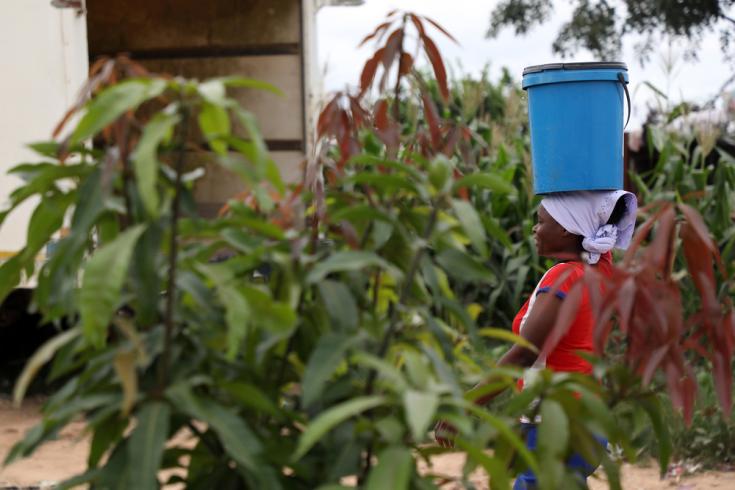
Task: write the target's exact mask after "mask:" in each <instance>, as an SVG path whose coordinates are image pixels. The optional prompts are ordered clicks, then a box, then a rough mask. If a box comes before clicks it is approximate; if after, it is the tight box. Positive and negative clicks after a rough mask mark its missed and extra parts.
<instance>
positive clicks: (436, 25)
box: [424, 16, 459, 44]
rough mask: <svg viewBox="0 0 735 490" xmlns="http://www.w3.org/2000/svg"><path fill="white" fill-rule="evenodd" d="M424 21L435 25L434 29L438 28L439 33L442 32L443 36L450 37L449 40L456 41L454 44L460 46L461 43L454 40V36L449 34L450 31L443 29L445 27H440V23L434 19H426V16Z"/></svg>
mask: <svg viewBox="0 0 735 490" xmlns="http://www.w3.org/2000/svg"><path fill="white" fill-rule="evenodd" d="M424 20H425V21H426V22H428V23H429V24H431V25H433V26H434V27H436V28H437V29H438V30H439V31H440V32H441V33H442V34H444V35H445V36H447V37H448V38H449V39H451V40H452V41H454V43H455V44H459V41H457V40H456V39H455V38H454V36H452V35H451V34H449V31H447V30H446V29H444V28H443V27H442V26H441V25H439V23H438V22H436V21H435V20H433V19H430V18H429V17H426V16H424Z"/></svg>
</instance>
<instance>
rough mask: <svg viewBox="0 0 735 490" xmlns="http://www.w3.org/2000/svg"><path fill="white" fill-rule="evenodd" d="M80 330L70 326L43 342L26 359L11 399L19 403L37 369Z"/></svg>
mask: <svg viewBox="0 0 735 490" xmlns="http://www.w3.org/2000/svg"><path fill="white" fill-rule="evenodd" d="M79 334H80V331H79V329H78V328H72V329H69V330H67V331H65V332H62V333H60V334H59V335H57V336H55V337H53V338H51V339H49V340H47V341H46V343H44V344H43V345H42V346H41V347H40V348H39V349H38V350H37V351H36V352H35V353H34V354H33V355H32V356H31V358H30V359H28V362H27V363H26V365H25V367H24V368H23V372H22V373H21V374H20V376H19V377H18V381H16V383H15V388H14V389H13V401H14V402H15V403H16V404H20V402H21V401H22V400H23V397H24V396H25V394H26V390H27V389H28V385H30V384H31V381H33V378H34V377H35V375H36V373H38V370H39V369H41V368H42V367H43V365H44V364H46V363H47V362H48V361H50V360H51V358H52V357H53V356H54V354H55V353H56V351H57V350H59V349H60V348H61V347H63V346H64V345H66V344H67V343H69V342H71V341H72V340H74V339H75V338H76V337H77V336H78V335H79Z"/></svg>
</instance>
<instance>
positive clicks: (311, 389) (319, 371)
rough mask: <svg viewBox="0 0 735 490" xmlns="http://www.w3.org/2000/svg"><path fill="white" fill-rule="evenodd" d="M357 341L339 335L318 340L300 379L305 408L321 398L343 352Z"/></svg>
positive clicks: (331, 335) (354, 338)
mask: <svg viewBox="0 0 735 490" xmlns="http://www.w3.org/2000/svg"><path fill="white" fill-rule="evenodd" d="M359 340H360V339H359V337H356V336H352V335H340V334H327V335H325V336H323V337H321V338H320V339H319V341H318V342H317V344H316V348H314V350H313V351H312V353H311V356H309V362H308V364H307V365H306V371H305V372H304V377H303V378H302V383H301V386H302V393H303V403H304V406H305V407H307V408H308V407H310V406H311V405H312V404H313V403H314V402H315V401H317V400H318V399H319V398H320V397H321V396H322V392H323V391H324V387H325V386H326V384H327V381H329V378H330V377H331V376H332V374H333V373H334V371H335V370H336V369H337V367H338V366H339V365H340V363H341V362H342V361H343V358H344V355H345V352H347V350H348V349H349V348H350V347H352V346H353V345H354V344H355V343H357V342H358V341H359Z"/></svg>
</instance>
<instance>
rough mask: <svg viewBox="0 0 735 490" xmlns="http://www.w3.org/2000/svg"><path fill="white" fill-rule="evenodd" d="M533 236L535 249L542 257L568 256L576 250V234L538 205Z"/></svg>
mask: <svg viewBox="0 0 735 490" xmlns="http://www.w3.org/2000/svg"><path fill="white" fill-rule="evenodd" d="M533 238H534V240H535V241H536V251H537V253H538V254H539V255H541V256H542V257H558V258H569V255H570V254H574V253H575V252H576V251H577V250H576V244H577V237H576V235H573V234H571V233H569V232H568V231H566V230H565V229H564V227H563V226H561V225H560V224H559V223H557V222H556V220H555V219H554V218H552V217H551V215H550V214H549V213H548V211H546V209H544V207H543V206H539V207H538V213H537V221H536V225H535V226H534V227H533Z"/></svg>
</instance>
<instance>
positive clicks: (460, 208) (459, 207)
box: [452, 199, 487, 257]
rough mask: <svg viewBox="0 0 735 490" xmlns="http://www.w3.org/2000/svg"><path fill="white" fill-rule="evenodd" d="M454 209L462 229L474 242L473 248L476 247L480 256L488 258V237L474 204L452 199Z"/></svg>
mask: <svg viewBox="0 0 735 490" xmlns="http://www.w3.org/2000/svg"><path fill="white" fill-rule="evenodd" d="M452 208H454V213H455V214H456V215H457V219H459V222H460V224H461V225H462V229H463V230H464V232H465V233H466V234H467V237H469V239H470V241H471V242H472V246H474V247H475V249H476V250H477V251H478V252H479V253H480V255H482V256H483V257H484V256H486V255H487V245H486V242H487V236H485V228H484V227H483V225H482V221H480V215H479V214H477V211H476V210H475V208H474V207H473V206H472V204H470V203H469V202H467V201H462V200H460V199H452Z"/></svg>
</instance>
